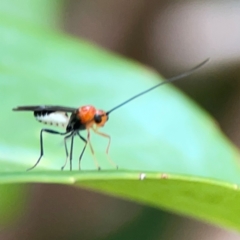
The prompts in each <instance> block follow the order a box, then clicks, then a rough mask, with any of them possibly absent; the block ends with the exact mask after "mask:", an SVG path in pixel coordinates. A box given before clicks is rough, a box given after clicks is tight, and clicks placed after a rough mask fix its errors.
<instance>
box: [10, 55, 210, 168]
mask: <svg viewBox="0 0 240 240" xmlns="http://www.w3.org/2000/svg"><path fill="white" fill-rule="evenodd" d="M208 61H209V59H206V60H205V61H203V62H201V63H200V64H198V65H197V66H195V67H193V68H192V69H190V70H189V71H186V72H184V73H182V74H180V75H177V76H175V77H172V78H169V79H166V80H165V81H163V82H160V83H158V84H157V85H155V86H153V87H151V88H148V89H147V90H145V91H143V92H140V93H138V94H137V95H135V96H133V97H131V98H129V99H127V100H126V101H124V102H122V103H120V104H119V105H117V106H115V107H114V108H112V109H110V110H109V111H104V110H99V109H97V108H95V107H94V106H92V105H85V106H82V107H79V108H72V107H65V106H51V105H42V106H19V107H16V108H13V111H31V112H33V114H34V117H35V118H36V120H38V121H39V122H41V123H45V124H50V125H55V126H62V127H64V128H65V129H66V130H65V132H59V131H55V130H52V129H48V128H43V129H42V130H41V131H40V156H39V158H38V160H37V162H36V163H35V164H34V165H33V166H32V167H31V168H29V169H27V171H29V170H32V169H33V168H35V167H36V166H37V165H38V163H39V162H40V160H41V158H42V156H43V154H44V150H43V133H49V134H57V135H62V136H64V146H65V152H66V161H65V163H64V165H63V166H62V167H61V170H63V169H64V168H65V166H66V164H67V162H68V158H69V161H70V170H72V153H73V142H74V137H75V136H78V137H79V138H80V139H81V140H82V141H83V142H84V147H83V149H82V151H81V154H80V156H79V170H80V169H81V160H82V157H83V154H84V152H85V149H86V146H87V145H88V144H89V146H90V150H91V153H92V155H93V157H94V161H95V164H96V166H97V168H98V170H100V166H99V164H98V162H97V160H96V158H95V156H94V150H93V147H92V144H91V141H90V129H92V130H93V132H94V133H96V134H98V135H100V136H102V137H105V138H107V139H108V145H107V149H106V154H107V156H108V160H109V162H110V163H111V164H112V165H114V166H115V167H116V168H118V166H117V165H116V164H115V163H114V162H113V161H112V160H111V158H110V157H109V155H108V152H109V147H110V144H111V137H110V135H108V134H106V133H102V132H100V131H99V128H102V127H104V125H105V123H106V122H107V121H108V119H109V115H110V113H112V112H113V111H115V110H116V109H118V108H120V107H122V106H123V105H125V104H127V103H129V102H131V101H132V100H134V99H136V98H138V97H140V96H142V95H144V94H146V93H148V92H150V91H152V90H154V89H155V88H158V87H160V86H162V85H164V84H166V83H170V82H173V81H176V80H179V79H181V78H184V77H187V76H189V75H191V74H192V73H193V72H195V71H196V70H198V69H199V68H201V67H202V66H203V65H205V64H206V63H207V62H208ZM83 130H86V131H87V138H84V137H83V136H82V135H81V134H80V132H81V131H83ZM68 139H71V144H70V154H69V151H68V148H67V140H68Z"/></svg>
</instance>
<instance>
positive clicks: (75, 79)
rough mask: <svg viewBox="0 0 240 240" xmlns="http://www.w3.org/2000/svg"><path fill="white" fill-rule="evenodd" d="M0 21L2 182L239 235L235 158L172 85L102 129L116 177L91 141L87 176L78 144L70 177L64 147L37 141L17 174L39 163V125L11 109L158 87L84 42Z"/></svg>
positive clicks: (102, 101)
mask: <svg viewBox="0 0 240 240" xmlns="http://www.w3.org/2000/svg"><path fill="white" fill-rule="evenodd" d="M0 19H1V22H0V33H1V37H0V47H1V55H0V89H1V94H0V98H1V102H2V103H3V105H2V114H1V118H0V132H1V138H0V182H1V183H2V184H6V183H25V182H45V183H61V184H72V185H76V186H81V187H86V188H89V189H93V190H95V191H101V192H105V193H108V194H111V195H114V196H119V197H123V198H127V199H132V200H134V201H138V202H142V203H144V204H148V205H151V206H155V207H160V208H165V209H168V210H170V211H174V212H177V213H181V214H185V215H189V216H193V217H196V218H199V219H203V220H206V221H208V222H212V223H215V224H220V225H222V226H226V227H232V228H235V229H238V230H240V223H239V221H238V217H237V215H238V214H237V213H238V212H239V207H238V203H239V200H240V197H239V190H238V184H239V183H240V171H239V152H238V150H237V149H236V148H235V147H234V146H233V145H232V144H231V143H230V142H229V141H228V140H227V139H226V138H225V136H224V135H223V134H222V133H221V131H220V130H219V129H218V126H217V125H216V123H215V122H214V121H213V120H212V119H211V118H210V117H209V116H208V114H206V113H205V112H204V111H202V110H201V109H199V107H197V106H196V104H194V103H193V102H192V101H191V100H190V99H188V98H187V97H185V96H184V95H183V94H182V93H181V92H180V91H178V90H177V89H175V88H174V87H173V86H171V85H168V86H164V87H161V88H159V89H156V90H154V91H153V92H151V93H149V94H147V95H145V96H143V97H141V98H139V99H136V100H134V101H133V102H131V103H129V104H128V105H126V106H124V107H122V108H120V109H118V110H116V112H113V113H112V114H111V115H110V119H109V121H108V122H107V124H106V126H104V128H103V129H102V130H101V131H102V132H105V133H108V134H110V135H111V137H112V143H111V148H110V155H111V158H112V159H113V160H114V161H115V162H116V163H117V164H118V165H119V170H115V169H113V167H112V166H111V165H110V164H109V163H108V161H107V157H106V155H105V149H106V145H107V140H106V139H105V138H101V137H100V136H96V135H94V134H92V136H91V139H92V144H93V146H94V150H95V155H96V158H97V159H98V161H99V164H100V165H101V167H102V169H103V171H101V172H98V171H96V168H95V165H94V162H93V160H92V156H91V154H90V150H89V149H87V151H86V154H85V155H84V158H83V161H82V171H81V172H79V171H78V170H77V169H78V157H79V154H80V153H81V150H82V148H83V142H81V140H80V139H78V138H76V140H75V142H74V143H75V147H74V156H73V166H74V170H75V171H72V172H70V171H68V170H66V171H64V172H61V171H60V168H61V166H62V165H63V164H64V161H65V153H64V145H63V139H62V138H60V137H59V136H51V135H47V134H46V135H45V136H44V150H45V153H44V157H43V158H42V160H41V162H40V163H39V165H38V166H37V167H36V169H34V170H33V171H31V172H26V171H25V170H26V169H27V168H29V167H31V166H32V165H34V164H35V162H36V160H37V158H38V157H39V132H40V129H41V127H44V126H41V125H40V124H39V123H37V122H36V121H35V120H34V118H33V114H31V113H29V112H26V113H24V112H21V113H20V112H13V111H12V108H13V107H16V106H19V105H37V104H39V105H43V104H49V105H65V106H72V107H79V106H83V105H86V104H92V105H94V106H96V108H99V109H104V110H110V109H111V108H112V107H114V106H116V105H117V104H119V103H121V102H123V101H124V100H126V99H128V98H130V97H132V96H133V95H135V94H137V93H139V92H141V91H143V90H145V89H147V88H149V87H151V86H153V85H154V84H156V83H158V82H159V81H161V80H162V79H161V77H160V76H159V75H158V74H157V73H156V72H154V71H153V70H152V69H149V68H147V67H145V66H142V65H140V64H137V63H135V62H133V61H130V60H127V59H124V58H122V57H120V56H117V55H113V54H110V53H108V52H106V51H104V50H101V49H99V48H97V47H94V46H92V45H90V44H88V43H86V42H83V41H78V40H75V39H73V38H70V37H68V36H66V35H61V34H59V33H54V32H52V31H47V30H44V29H43V28H38V27H36V26H35V27H33V26H32V25H31V24H29V25H27V24H26V22H25V21H20V20H19V21H17V22H16V21H13V20H12V19H11V18H8V17H6V16H5V15H4V14H2V15H1V14H0ZM202 60H203V59H202ZM196 64H197V63H196ZM193 66H194V65H193ZM193 66H192V67H193ZM202 71H204V69H202ZM196 74H197V73H196ZM182 81H184V80H182ZM63 131H64V129H62V132H63ZM82 134H83V135H84V136H85V134H86V133H85V132H82ZM144 176H145V179H144V180H143V181H141V180H140V179H141V178H144Z"/></svg>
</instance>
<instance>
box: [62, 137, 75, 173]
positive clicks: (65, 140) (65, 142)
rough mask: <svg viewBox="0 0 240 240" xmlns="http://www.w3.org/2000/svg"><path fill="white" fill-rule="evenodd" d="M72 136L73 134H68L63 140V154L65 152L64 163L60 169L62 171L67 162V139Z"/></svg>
mask: <svg viewBox="0 0 240 240" xmlns="http://www.w3.org/2000/svg"><path fill="white" fill-rule="evenodd" d="M72 135H73V133H71V134H69V135H68V136H66V137H65V138H64V147H65V152H66V161H65V163H64V165H63V166H62V167H61V170H63V169H64V168H65V166H66V164H67V160H68V149H67V139H68V138H70V137H71V136H72Z"/></svg>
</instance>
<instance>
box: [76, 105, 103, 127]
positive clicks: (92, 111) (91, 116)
mask: <svg viewBox="0 0 240 240" xmlns="http://www.w3.org/2000/svg"><path fill="white" fill-rule="evenodd" d="M77 115H78V117H79V119H80V121H81V123H82V124H85V125H86V128H90V127H92V126H93V124H96V125H97V126H98V127H103V126H104V124H105V122H106V121H107V120H108V116H107V114H106V112H104V111H103V110H97V109H96V108H95V107H93V106H91V105H86V106H83V107H80V108H79V109H78V114H77Z"/></svg>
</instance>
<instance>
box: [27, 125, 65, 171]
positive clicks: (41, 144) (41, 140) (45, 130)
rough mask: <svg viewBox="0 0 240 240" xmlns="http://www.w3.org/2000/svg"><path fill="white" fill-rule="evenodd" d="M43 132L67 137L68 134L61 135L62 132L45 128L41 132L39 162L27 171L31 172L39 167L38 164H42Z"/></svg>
mask: <svg viewBox="0 0 240 240" xmlns="http://www.w3.org/2000/svg"><path fill="white" fill-rule="evenodd" d="M43 132H47V133H51V134H59V135H65V134H67V132H65V133H61V132H57V131H54V130H51V129H45V128H43V129H42V130H41V132H40V156H39V158H38V160H37V162H36V163H35V164H34V165H33V166H32V167H31V168H28V169H27V171H30V170H32V169H33V168H35V167H36V166H37V165H38V163H39V162H40V160H41V158H42V156H43V137H42V135H43Z"/></svg>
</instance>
